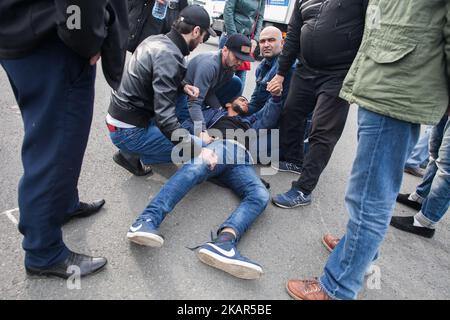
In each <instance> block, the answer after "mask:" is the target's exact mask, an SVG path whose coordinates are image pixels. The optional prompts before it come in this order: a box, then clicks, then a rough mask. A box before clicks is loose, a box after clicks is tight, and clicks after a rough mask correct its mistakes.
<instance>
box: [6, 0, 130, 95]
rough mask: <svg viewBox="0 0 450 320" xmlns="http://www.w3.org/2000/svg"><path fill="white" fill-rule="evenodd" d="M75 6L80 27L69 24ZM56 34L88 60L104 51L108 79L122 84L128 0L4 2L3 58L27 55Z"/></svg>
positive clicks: (23, 0) (113, 86) (111, 82)
mask: <svg viewBox="0 0 450 320" xmlns="http://www.w3.org/2000/svg"><path fill="white" fill-rule="evenodd" d="M72 5H76V6H78V8H79V9H80V14H81V20H80V21H81V27H80V29H76V28H73V29H69V28H68V27H67V21H68V20H67V19H68V17H69V16H71V15H72V14H73V13H74V12H75V11H71V10H68V9H70V6H72ZM67 11H69V12H70V13H67ZM56 33H57V34H58V36H59V38H60V39H61V40H62V41H63V42H64V44H65V45H66V46H68V47H69V48H70V49H72V50H73V51H75V52H76V53H78V54H79V55H80V56H82V57H84V58H86V59H89V58H91V57H92V56H94V55H95V54H97V53H98V52H101V54H102V60H101V61H102V67H103V73H104V74H105V78H106V80H107V81H108V83H109V85H110V86H111V87H112V88H117V87H118V85H119V83H120V78H121V77H122V71H123V65H124V62H125V54H126V46H127V37H128V19H127V1H126V0H95V1H93V0H77V1H74V0H57V1H55V0H33V1H29V0H1V1H0V59H16V58H21V57H25V56H26V55H28V54H30V53H31V52H32V51H33V50H34V49H35V48H36V47H38V46H39V45H40V44H41V43H42V42H43V41H46V39H48V38H50V37H53V36H55V35H56Z"/></svg>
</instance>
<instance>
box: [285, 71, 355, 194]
mask: <svg viewBox="0 0 450 320" xmlns="http://www.w3.org/2000/svg"><path fill="white" fill-rule="evenodd" d="M344 77H345V74H340V75H324V74H318V73H314V72H311V71H307V70H306V69H304V68H303V67H302V66H299V67H298V68H297V69H296V71H295V73H294V74H293V76H292V80H291V84H290V87H289V88H290V89H289V94H288V97H287V99H286V104H285V107H284V110H283V113H282V116H281V125H280V148H281V155H282V159H283V160H284V161H287V162H291V163H295V164H297V165H299V166H302V167H303V170H302V174H301V176H300V179H299V180H298V181H297V182H295V183H294V187H297V188H298V189H300V190H301V191H302V192H304V193H311V192H312V191H313V190H314V188H315V187H316V185H317V182H318V181H319V177H320V175H321V174H322V171H323V170H324V169H325V167H326V165H327V164H328V161H329V160H330V157H331V154H332V153H333V149H334V146H335V145H336V143H337V142H338V140H339V138H340V137H341V135H342V131H343V130H344V126H345V122H346V119H347V115H348V110H349V104H348V102H347V101H345V100H343V99H341V98H339V91H340V89H341V87H342V82H343V80H344ZM311 112H313V117H312V126H311V133H310V135H309V151H308V153H307V154H306V156H305V155H304V153H303V136H304V133H305V127H306V120H307V117H308V114H310V113H311Z"/></svg>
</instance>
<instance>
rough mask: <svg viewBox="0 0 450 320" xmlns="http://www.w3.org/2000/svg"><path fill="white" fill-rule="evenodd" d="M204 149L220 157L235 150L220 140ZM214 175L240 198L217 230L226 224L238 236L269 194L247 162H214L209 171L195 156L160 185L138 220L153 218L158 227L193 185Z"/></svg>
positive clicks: (226, 155) (251, 220)
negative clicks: (212, 151) (237, 204)
mask: <svg viewBox="0 0 450 320" xmlns="http://www.w3.org/2000/svg"><path fill="white" fill-rule="evenodd" d="M207 148H208V149H211V150H214V151H215V152H216V154H217V155H218V157H219V159H222V158H223V157H228V158H229V157H230V155H231V157H233V158H234V157H235V153H236V149H235V148H234V147H233V146H231V147H230V146H226V147H225V145H224V143H223V141H216V142H213V143H212V144H210V145H209V146H208V147H207ZM222 162H225V161H222ZM214 177H215V178H217V179H219V180H220V182H222V183H223V184H225V185H226V186H228V187H229V188H230V189H231V190H233V191H234V192H235V193H236V194H237V195H238V196H239V198H240V199H241V203H240V204H239V206H238V207H237V208H236V209H235V210H234V211H233V213H232V214H231V215H230V216H229V218H228V219H227V220H226V221H225V222H224V223H223V224H222V225H221V226H220V227H219V231H220V230H222V229H223V228H227V227H228V228H232V229H233V230H234V231H235V232H236V234H237V239H240V237H241V236H242V235H243V234H244V233H245V231H246V230H247V229H248V228H249V227H250V225H251V224H252V223H253V222H254V221H255V219H256V218H257V217H258V216H259V215H260V214H261V213H262V212H263V211H264V209H265V208H266V206H267V203H268V202H269V193H268V192H267V190H266V188H265V187H264V185H263V184H262V182H261V179H260V178H259V177H258V175H257V174H256V172H255V169H254V168H253V166H252V165H249V164H217V165H216V166H215V168H214V169H213V170H210V169H209V167H208V165H207V164H206V163H205V162H203V161H202V160H201V159H199V158H197V159H195V160H194V161H193V162H192V163H187V164H185V165H183V167H181V168H180V169H179V170H178V171H177V172H176V173H175V174H174V175H173V176H172V177H171V178H170V179H169V181H167V182H166V184H165V185H164V186H163V187H162V188H161V190H160V191H159V192H158V194H157V195H156V196H155V197H154V198H153V200H152V201H151V202H150V203H149V204H148V206H147V207H146V208H145V210H144V212H142V214H141V215H140V216H139V218H138V220H146V219H152V222H153V223H154V224H155V226H156V227H159V225H160V224H161V222H162V221H163V220H164V218H165V217H166V215H167V214H168V213H169V212H171V211H172V210H173V209H174V208H175V206H176V205H177V203H178V202H180V201H181V199H183V197H184V196H185V195H186V194H187V193H188V192H189V191H190V190H191V189H192V188H194V187H195V186H196V185H197V184H200V183H202V182H204V181H205V180H207V179H209V178H214ZM214 196H217V195H214ZM211 209H214V208H211Z"/></svg>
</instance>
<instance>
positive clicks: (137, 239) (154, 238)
mask: <svg viewBox="0 0 450 320" xmlns="http://www.w3.org/2000/svg"><path fill="white" fill-rule="evenodd" d="M127 238H128V240H130V241H131V242H134V243H136V244H139V245H141V246H146V247H153V248H161V247H162V245H163V244H164V239H163V238H162V237H160V236H158V235H156V234H151V233H148V232H128V233H127Z"/></svg>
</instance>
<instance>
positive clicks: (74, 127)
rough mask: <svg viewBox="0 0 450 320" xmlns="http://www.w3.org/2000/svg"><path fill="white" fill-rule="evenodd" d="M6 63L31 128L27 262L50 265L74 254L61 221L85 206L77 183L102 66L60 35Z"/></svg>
mask: <svg viewBox="0 0 450 320" xmlns="http://www.w3.org/2000/svg"><path fill="white" fill-rule="evenodd" d="M0 64H1V65H2V67H3V68H4V69H5V71H6V74H7V75H8V79H9V81H10V83H11V87H12V88H13V92H14V95H15V97H16V100H17V103H18V105H19V108H20V111H21V114H22V118H23V124H24V131H25V134H24V138H23V144H22V163H23V167H24V173H23V176H22V178H21V180H20V184H19V199H18V200H19V209H20V221H19V231H20V232H21V233H22V234H23V235H24V238H23V243H22V245H23V248H24V250H25V265H26V266H28V267H34V268H46V267H50V266H51V265H53V264H56V263H59V262H62V261H64V260H65V259H66V258H67V257H68V255H69V249H68V248H67V247H66V246H65V244H64V242H63V238H62V231H61V225H62V223H63V221H64V219H65V217H66V215H67V214H68V213H69V212H72V211H74V210H75V209H76V207H77V206H78V204H79V201H78V189H77V184H78V177H79V175H80V171H81V164H82V162H83V157H84V152H85V150H86V145H87V141H88V137H89V131H90V127H91V122H92V112H93V106H94V84H95V73H96V69H95V67H93V66H90V65H89V61H88V59H83V58H81V57H80V56H79V55H77V54H76V53H75V52H73V51H72V50H70V49H69V48H68V47H67V46H65V45H64V44H63V42H62V41H61V40H59V39H57V38H56V37H55V38H53V39H49V40H47V41H44V42H42V43H41V44H40V46H39V47H38V48H36V49H35V50H33V52H31V53H30V54H28V55H27V56H25V57H23V58H20V59H13V60H0Z"/></svg>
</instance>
